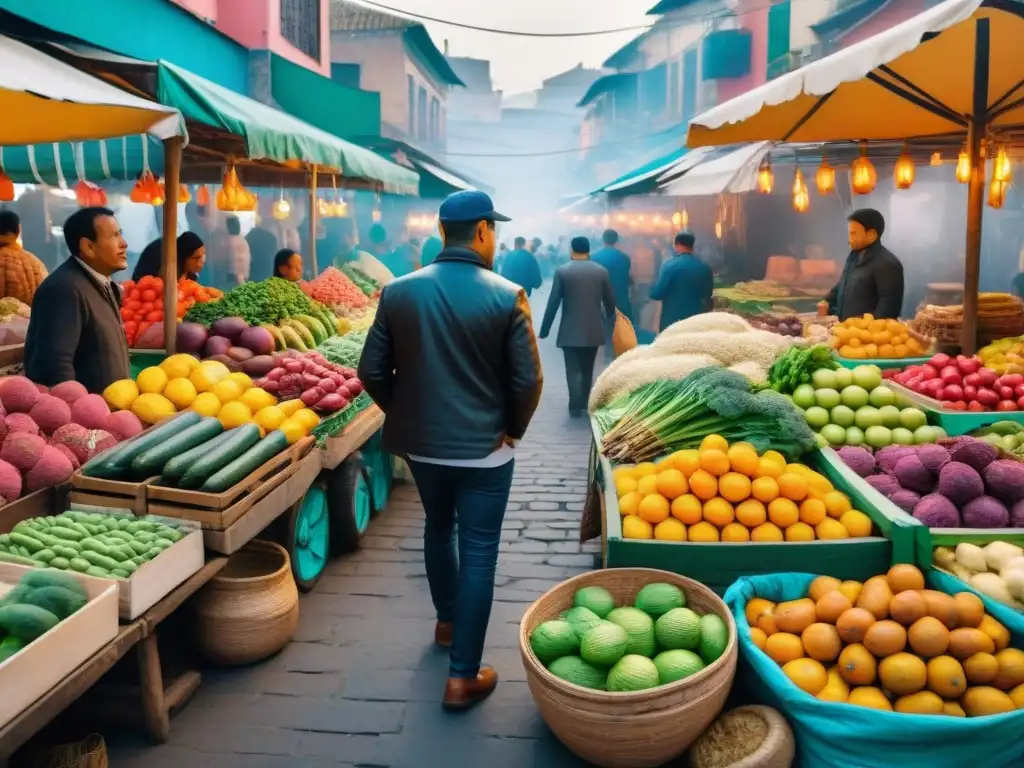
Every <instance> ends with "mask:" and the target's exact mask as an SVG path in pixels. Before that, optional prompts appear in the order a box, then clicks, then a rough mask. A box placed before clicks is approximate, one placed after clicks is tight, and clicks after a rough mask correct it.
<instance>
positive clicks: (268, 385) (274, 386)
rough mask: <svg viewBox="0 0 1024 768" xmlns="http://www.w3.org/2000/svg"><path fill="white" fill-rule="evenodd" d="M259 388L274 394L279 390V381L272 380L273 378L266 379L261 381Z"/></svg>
mask: <svg viewBox="0 0 1024 768" xmlns="http://www.w3.org/2000/svg"><path fill="white" fill-rule="evenodd" d="M260 389H264V390H266V391H267V392H269V393H270V394H272V395H276V394H277V393H278V392H280V391H281V382H279V381H274V380H273V379H268V380H267V381H265V382H264V383H263V385H262V386H261V387H260Z"/></svg>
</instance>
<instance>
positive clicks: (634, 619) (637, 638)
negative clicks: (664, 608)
mask: <svg viewBox="0 0 1024 768" xmlns="http://www.w3.org/2000/svg"><path fill="white" fill-rule="evenodd" d="M607 620H608V621H610V622H612V623H613V624H618V625H619V626H620V627H622V628H623V629H624V630H626V634H627V635H629V644H628V645H627V646H626V653H627V654H636V655H639V656H647V657H648V658H650V657H651V656H653V655H654V650H655V644H654V619H652V618H651V617H650V616H648V615H647V614H646V613H644V612H643V611H641V610H640V609H639V608H631V607H628V606H627V607H624V608H616V609H615V610H614V611H612V612H611V613H609V614H608V617H607Z"/></svg>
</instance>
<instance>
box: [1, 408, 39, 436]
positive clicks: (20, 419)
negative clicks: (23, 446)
mask: <svg viewBox="0 0 1024 768" xmlns="http://www.w3.org/2000/svg"><path fill="white" fill-rule="evenodd" d="M4 428H5V430H6V434H10V433H13V432H21V433H24V434H27V435H38V434H39V425H38V424H36V422H35V419H33V418H32V417H31V416H29V415H28V414H27V413H12V414H9V415H8V416H6V417H5V418H4Z"/></svg>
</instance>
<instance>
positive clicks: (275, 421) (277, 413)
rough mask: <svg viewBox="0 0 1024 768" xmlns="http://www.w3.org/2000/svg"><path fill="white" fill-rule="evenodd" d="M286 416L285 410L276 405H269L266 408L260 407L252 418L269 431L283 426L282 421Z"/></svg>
mask: <svg viewBox="0 0 1024 768" xmlns="http://www.w3.org/2000/svg"><path fill="white" fill-rule="evenodd" d="M286 418H287V417H286V416H285V415H284V411H282V410H281V409H280V408H278V407H277V406H276V405H268V406H267V407H266V408H260V409H259V410H258V411H256V413H255V414H254V415H253V417H252V420H253V421H254V422H255V423H256V424H258V425H259V426H260V427H261V428H262V429H265V430H266V431H267V432H273V431H274V430H275V429H277V428H278V427H280V426H281V422H282V421H284V420H285V419H286Z"/></svg>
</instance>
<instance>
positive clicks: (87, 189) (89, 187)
mask: <svg viewBox="0 0 1024 768" xmlns="http://www.w3.org/2000/svg"><path fill="white" fill-rule="evenodd" d="M75 200H77V201H78V204H79V205H80V206H82V207H83V208H88V207H90V206H100V207H102V206H105V205H106V204H107V193H106V192H104V191H103V189H102V188H101V187H98V186H96V185H95V184H93V183H92V182H91V181H85V180H84V179H83V180H82V181H80V182H78V183H77V184H75Z"/></svg>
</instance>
